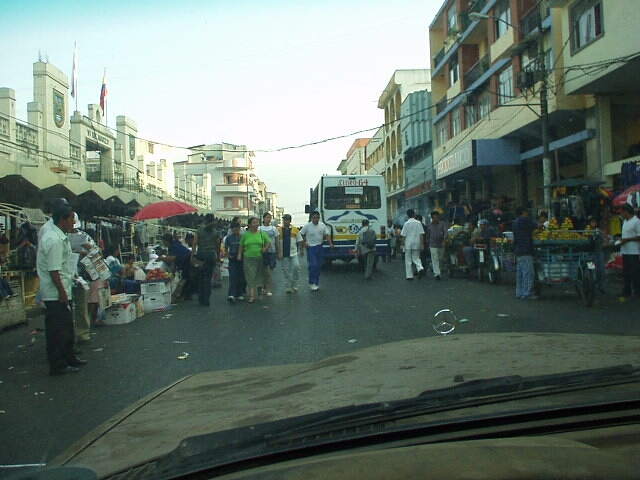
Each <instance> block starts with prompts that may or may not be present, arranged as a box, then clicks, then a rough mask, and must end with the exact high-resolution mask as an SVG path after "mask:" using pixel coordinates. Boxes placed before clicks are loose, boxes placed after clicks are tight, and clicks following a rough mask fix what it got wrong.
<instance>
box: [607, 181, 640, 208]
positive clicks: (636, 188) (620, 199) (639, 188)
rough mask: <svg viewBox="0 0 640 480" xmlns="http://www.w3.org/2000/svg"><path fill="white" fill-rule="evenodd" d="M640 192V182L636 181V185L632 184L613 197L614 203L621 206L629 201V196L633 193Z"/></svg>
mask: <svg viewBox="0 0 640 480" xmlns="http://www.w3.org/2000/svg"><path fill="white" fill-rule="evenodd" d="M636 192H640V183H636V184H635V185H631V186H630V187H629V188H627V189H626V190H625V191H623V192H622V193H621V194H620V195H618V196H617V197H616V198H614V199H613V204H614V205H615V206H616V207H621V206H622V205H624V204H625V203H627V197H628V196H629V194H631V193H636Z"/></svg>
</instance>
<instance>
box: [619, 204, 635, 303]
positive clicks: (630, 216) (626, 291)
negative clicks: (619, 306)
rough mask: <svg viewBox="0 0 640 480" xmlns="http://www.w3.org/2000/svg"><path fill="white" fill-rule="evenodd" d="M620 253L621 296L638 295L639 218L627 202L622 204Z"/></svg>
mask: <svg viewBox="0 0 640 480" xmlns="http://www.w3.org/2000/svg"><path fill="white" fill-rule="evenodd" d="M622 218H624V223H623V224H622V238H621V239H620V244H621V245H620V253H621V254H622V276H623V279H624V280H623V281H624V287H623V290H622V294H621V295H622V296H623V297H630V296H631V295H636V296H640V219H639V218H638V217H637V216H636V214H635V212H634V210H633V207H632V206H631V205H629V204H628V203H625V204H624V205H623V206H622Z"/></svg>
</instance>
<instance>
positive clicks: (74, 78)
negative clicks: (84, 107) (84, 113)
mask: <svg viewBox="0 0 640 480" xmlns="http://www.w3.org/2000/svg"><path fill="white" fill-rule="evenodd" d="M71 96H72V97H73V98H74V100H75V104H76V109H75V111H76V112H77V111H78V42H73V70H72V72H71Z"/></svg>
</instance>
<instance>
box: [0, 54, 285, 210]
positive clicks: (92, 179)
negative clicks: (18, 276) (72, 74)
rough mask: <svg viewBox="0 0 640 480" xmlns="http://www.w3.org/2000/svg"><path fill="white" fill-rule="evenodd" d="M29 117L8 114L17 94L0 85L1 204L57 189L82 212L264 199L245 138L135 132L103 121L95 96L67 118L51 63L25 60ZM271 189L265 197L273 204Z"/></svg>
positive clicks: (224, 205) (36, 202) (63, 79)
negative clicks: (174, 141) (201, 142)
mask: <svg viewBox="0 0 640 480" xmlns="http://www.w3.org/2000/svg"><path fill="white" fill-rule="evenodd" d="M33 75H34V101H33V102H31V103H29V104H28V106H27V110H28V121H27V122H22V121H20V120H18V119H17V115H16V100H17V99H16V94H15V91H14V90H13V89H11V88H0V203H10V204H14V205H17V206H21V207H30V208H40V209H44V208H45V207H46V204H47V201H48V200H50V199H51V198H55V197H66V198H68V199H69V200H70V201H71V202H72V204H73V205H74V206H75V208H76V209H77V211H78V213H79V214H80V215H81V216H86V215H90V216H94V215H95V216H101V215H120V216H131V215H133V214H134V213H135V212H136V211H137V210H138V209H139V208H140V207H142V206H144V205H147V204H149V203H154V202H157V201H159V200H163V199H172V198H174V199H178V200H181V201H184V202H187V203H189V204H191V205H193V206H195V207H197V208H198V209H199V210H200V211H201V212H203V213H204V212H210V211H213V212H215V213H216V214H218V215H219V216H221V217H224V218H231V217H232V216H235V215H239V216H247V215H255V214H258V213H261V212H262V211H264V209H265V208H266V203H265V195H266V185H264V183H263V182H260V180H259V179H258V178H257V176H256V175H255V172H254V170H253V165H252V160H251V159H252V157H253V153H252V152H250V151H248V149H247V147H246V146H237V145H228V144H219V145H211V146H207V147H193V148H192V149H186V148H176V147H171V146H167V145H163V144H161V143H156V142H152V141H149V140H146V139H142V138H139V137H138V127H137V125H136V123H135V122H134V121H133V120H132V119H130V118H128V117H125V116H118V117H116V126H115V130H114V129H113V128H110V127H108V126H107V125H106V124H105V118H104V112H103V110H102V108H101V107H100V106H99V105H93V104H91V105H89V106H88V114H87V115H83V114H82V113H81V112H79V111H76V112H74V113H73V115H72V116H70V117H69V115H68V112H69V108H68V107H69V82H68V79H67V76H66V75H65V74H64V73H62V72H61V71H60V70H58V69H57V68H56V67H55V66H54V65H52V64H50V63H46V62H41V61H39V62H36V63H34V65H33ZM276 199H277V195H275V194H271V196H270V200H269V205H272V206H273V210H275V208H276V207H277V205H276V203H277V202H276Z"/></svg>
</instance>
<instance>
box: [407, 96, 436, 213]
mask: <svg viewBox="0 0 640 480" xmlns="http://www.w3.org/2000/svg"><path fill="white" fill-rule="evenodd" d="M431 107H432V105H431V92H430V91H429V90H421V91H419V92H413V93H410V94H409V95H408V96H407V98H406V99H405V101H404V102H402V107H401V109H400V112H401V117H402V118H401V120H400V131H401V133H402V149H403V151H402V153H403V155H404V164H405V177H406V178H405V192H404V208H405V209H406V208H413V209H414V210H416V212H420V213H421V214H422V215H423V216H424V215H427V214H428V213H429V212H430V211H431V209H432V208H433V207H434V206H435V201H434V199H435V196H436V194H437V190H436V188H435V172H434V169H433V151H432V139H433V134H432V132H433V129H432V128H431V113H432V108H431Z"/></svg>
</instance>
